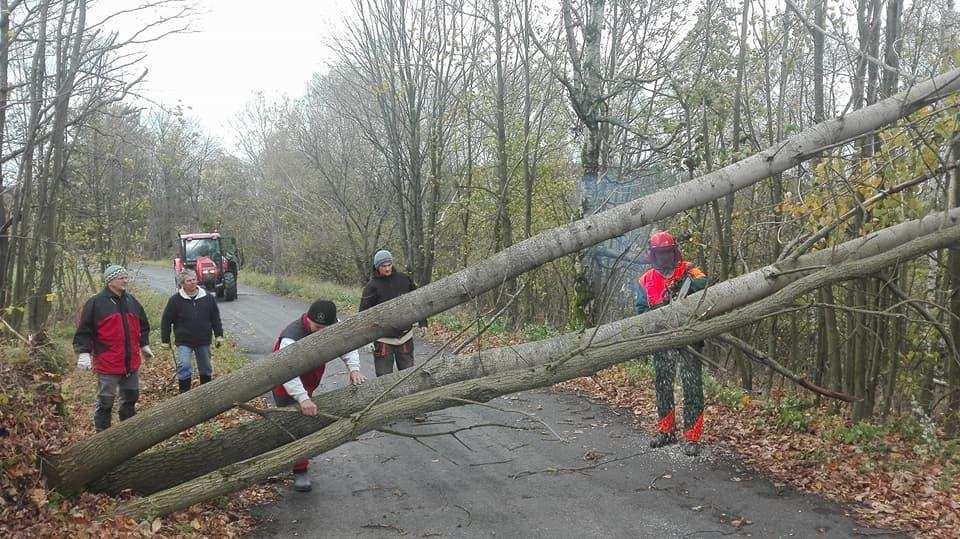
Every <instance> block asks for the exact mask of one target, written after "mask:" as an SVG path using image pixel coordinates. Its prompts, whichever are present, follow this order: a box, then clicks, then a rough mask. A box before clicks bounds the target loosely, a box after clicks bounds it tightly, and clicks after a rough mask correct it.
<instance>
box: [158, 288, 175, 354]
mask: <svg viewBox="0 0 960 539" xmlns="http://www.w3.org/2000/svg"><path fill="white" fill-rule="evenodd" d="M175 301H176V296H171V297H170V299H168V300H167V306H166V307H164V308H163V315H162V316H161V317H160V342H162V343H163V344H167V343H169V342H170V326H172V325H173V317H174V316H175V314H176V304H175V303H174V302H175Z"/></svg>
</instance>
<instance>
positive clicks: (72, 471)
mask: <svg viewBox="0 0 960 539" xmlns="http://www.w3.org/2000/svg"><path fill="white" fill-rule="evenodd" d="M958 90H960V69H957V70H953V71H950V72H948V73H945V74H942V75H939V76H937V77H935V78H933V79H929V80H927V81H924V82H922V83H919V84H916V85H914V86H912V87H911V88H910V89H909V90H908V91H906V92H903V93H900V94H897V95H895V96H892V97H890V98H887V99H884V100H883V101H879V102H877V103H875V104H873V105H871V106H869V107H865V108H862V109H859V110H856V111H854V112H851V113H850V114H848V115H846V116H843V117H840V118H834V119H831V120H829V121H826V122H823V123H820V124H816V125H814V126H811V127H809V128H807V129H804V130H803V131H801V132H800V133H798V134H797V135H795V136H793V137H791V138H789V139H787V140H785V141H782V142H779V143H777V144H775V145H774V146H772V147H770V148H767V149H766V150H764V151H763V152H760V153H758V154H755V155H753V156H751V157H748V158H746V159H743V160H742V161H738V162H737V163H734V164H732V165H729V166H726V167H724V168H722V169H719V170H717V171H714V172H711V173H709V174H707V175H704V176H702V177H700V178H698V179H696V180H691V181H688V182H686V183H683V184H680V185H676V186H673V187H671V188H668V189H664V190H661V191H657V192H656V193H653V194H651V195H648V196H645V197H642V198H639V199H637V200H634V201H632V202H629V203H626V204H622V205H620V206H617V207H615V208H612V209H610V210H607V211H604V212H601V213H597V214H595V215H592V216H590V217H586V218H584V219H581V220H579V221H575V222H573V223H570V224H569V225H566V226H561V227H557V228H554V229H551V230H548V231H545V232H542V233H540V234H538V235H537V236H534V237H532V238H529V239H527V240H524V241H522V242H519V243H517V244H514V245H513V246H511V247H509V248H507V249H504V250H503V251H500V252H499V253H497V254H495V255H493V256H491V257H489V258H488V259H487V260H485V261H484V262H482V263H480V264H477V265H475V266H471V267H469V268H466V269H464V270H462V271H460V272H457V273H455V274H453V275H450V276H449V277H445V278H443V279H440V280H438V281H436V282H434V283H432V284H429V285H427V286H425V287H423V288H420V289H418V290H415V291H413V292H411V293H409V294H405V295H403V296H400V297H399V298H396V299H394V300H391V301H388V302H386V303H382V304H380V305H377V306H376V307H374V308H372V309H368V310H366V311H363V312H362V313H360V314H358V315H357V316H354V317H352V318H350V319H348V320H345V321H344V322H342V323H339V324H336V325H335V326H332V327H330V328H328V329H327V330H326V331H321V332H318V333H315V334H313V335H310V336H308V337H307V338H305V339H301V340H300V341H297V342H296V343H294V344H292V345H290V346H288V347H286V348H284V349H283V350H281V351H280V352H278V353H277V354H276V357H274V358H273V359H272V360H271V361H264V362H260V363H257V364H252V365H248V366H246V367H244V368H242V369H239V370H237V371H235V372H233V373H230V374H228V375H226V376H222V377H219V378H217V379H215V380H214V381H213V382H211V383H209V384H204V385H202V386H200V387H198V388H196V389H194V390H192V391H188V392H187V393H183V394H181V395H177V396H176V397H173V398H170V399H167V400H165V401H163V402H161V403H158V404H156V405H154V406H152V407H150V408H147V409H146V410H143V411H141V412H140V413H138V414H137V415H136V416H134V417H132V418H130V419H127V420H126V421H124V422H122V423H119V424H117V425H114V426H113V427H112V428H110V429H107V430H105V431H103V432H99V433H97V434H95V435H94V436H91V437H90V438H88V439H86V440H83V441H81V442H78V443H76V444H74V445H72V446H70V447H68V448H67V449H66V450H65V451H64V452H63V453H62V454H60V455H55V456H48V458H47V459H46V462H45V466H44V470H45V471H46V473H47V478H48V480H49V481H50V483H51V484H52V485H54V486H55V487H56V488H58V489H59V490H61V491H62V492H66V493H69V492H75V491H77V490H78V489H80V488H82V487H84V486H85V485H87V484H88V483H90V482H91V481H93V480H95V479H97V478H99V477H101V476H103V475H104V474H106V473H107V472H109V471H110V470H112V469H113V468H115V467H116V466H117V465H119V464H120V463H122V462H124V461H125V460H127V459H129V458H131V457H133V456H134V455H137V454H139V453H140V452H142V451H144V450H146V449H149V448H150V447H152V446H154V445H156V444H157V443H159V442H162V441H163V440H166V439H167V438H169V437H170V436H173V435H175V434H177V433H178V432H182V431H184V430H186V429H188V428H190V427H192V426H193V425H196V424H198V423H201V422H203V421H205V420H207V419H209V418H211V417H214V416H216V415H218V414H220V413H222V412H224V411H226V410H228V409H230V408H231V407H233V405H234V403H236V402H244V401H247V400H249V399H252V398H254V397H256V396H257V395H260V394H262V393H264V392H265V391H268V390H269V389H270V388H272V387H275V386H277V385H280V384H282V383H283V382H285V381H287V380H290V379H291V378H294V377H295V376H298V375H299V374H301V373H303V372H307V371H308V370H310V369H312V368H315V367H316V366H318V365H321V364H323V363H325V362H327V361H330V360H331V359H333V358H335V357H339V356H340V355H341V354H343V353H346V352H347V351H350V350H354V349H357V348H360V347H361V346H363V345H365V344H367V343H370V342H372V341H374V340H375V339H377V338H379V337H382V336H384V335H386V334H387V332H389V331H391V330H392V329H394V328H403V327H407V326H409V325H410V324H413V323H414V322H416V321H418V320H423V319H425V318H427V317H428V316H429V315H433V314H437V313H440V312H443V311H445V310H447V309H450V308H451V307H455V306H457V305H459V304H461V303H465V302H466V301H469V300H470V299H471V298H473V297H476V296H478V295H480V294H482V293H483V292H486V291H488V290H491V289H492V288H494V287H495V286H498V285H500V284H501V283H503V282H505V281H507V280H508V279H510V278H513V277H516V276H518V275H520V274H522V273H524V272H527V271H530V270H531V269H534V268H536V267H538V266H541V265H543V264H545V263H546V262H549V261H551V260H554V259H557V258H559V257H562V256H564V255H568V254H570V253H574V252H577V251H580V250H582V249H584V248H585V247H588V246H590V245H594V244H596V243H598V242H601V241H604V240H607V239H610V238H613V237H616V236H619V235H621V234H623V233H625V232H627V231H629V230H633V229H635V228H638V227H641V226H644V225H646V224H649V223H652V222H655V221H658V220H661V219H664V218H666V217H670V216H671V215H674V214H676V213H678V212H681V211H684V210H688V209H691V208H694V207H697V206H700V205H702V204H705V203H707V202H710V201H711V200H715V199H717V198H719V197H721V196H724V195H726V194H728V193H733V192H735V191H737V190H739V189H742V188H744V187H748V186H750V185H753V184H755V183H757V182H758V181H760V180H762V179H764V178H766V177H769V176H772V175H774V174H777V173H779V172H783V171H785V170H787V169H789V168H791V167H793V166H796V165H798V164H799V163H801V162H803V161H804V160H806V159H809V158H811V157H813V156H815V155H817V154H818V153H819V152H820V151H822V149H823V148H824V147H826V146H830V145H833V144H837V143H840V142H843V141H845V140H848V139H851V138H854V137H857V136H860V135H863V134H864V133H867V132H870V131H873V130H875V129H877V128H879V127H882V126H884V125H886V124H889V123H890V122H893V121H895V120H897V119H899V118H902V117H904V116H906V115H908V114H910V113H911V112H913V111H916V110H918V109H920V108H921V107H923V106H926V105H928V104H930V103H933V102H936V101H938V100H940V99H942V98H943V97H946V96H947V95H950V94H952V93H954V92H956V91H958Z"/></svg>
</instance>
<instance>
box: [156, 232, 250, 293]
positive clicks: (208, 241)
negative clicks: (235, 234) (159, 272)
mask: <svg viewBox="0 0 960 539" xmlns="http://www.w3.org/2000/svg"><path fill="white" fill-rule="evenodd" d="M179 236H180V257H179V258H176V259H174V261H173V269H174V271H175V272H176V275H180V272H181V271H183V270H184V269H193V270H194V271H196V272H197V282H198V283H199V284H200V286H202V287H204V288H206V289H207V291H208V292H210V293H215V294H216V295H217V297H218V298H223V299H225V300H226V301H233V300H235V299H237V274H238V273H237V272H238V271H239V270H240V266H241V265H242V264H243V255H242V254H241V253H240V250H239V249H238V248H237V241H236V239H234V238H231V237H227V236H221V235H220V233H219V232H196V233H190V234H180V235H179ZM178 286H179V283H178Z"/></svg>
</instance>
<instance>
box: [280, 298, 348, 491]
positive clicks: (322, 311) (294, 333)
mask: <svg viewBox="0 0 960 539" xmlns="http://www.w3.org/2000/svg"><path fill="white" fill-rule="evenodd" d="M337 322H338V319H337V306H336V305H335V304H334V303H333V302H332V301H327V300H325V299H318V300H317V301H314V302H313V304H312V305H310V309H309V310H308V311H307V312H306V313H304V314H303V315H301V316H300V318H299V319H297V320H294V321H293V322H290V324H288V325H287V327H286V328H284V330H283V331H282V332H280V337H278V338H277V342H276V343H275V344H274V345H273V351H274V352H276V351H278V350H280V349H282V348H285V347H287V346H289V345H291V344H293V343H295V342H297V341H299V340H300V339H302V338H304V337H306V336H307V335H310V334H311V333H316V332H317V331H320V330H322V329H323V328H325V327H327V326H329V325H331V324H335V323H337ZM340 359H341V360H342V361H343V362H344V364H346V366H347V369H349V371H350V384H352V385H360V384H362V383H364V382H366V381H367V379H366V377H364V376H363V374H361V373H360V354H359V353H358V352H357V351H356V350H354V351H352V352H347V353H346V354H344V355H342V356H340ZM325 369H326V364H323V365H320V366H319V367H317V368H316V369H313V370H311V371H308V372H305V373H303V374H301V375H300V376H299V377H297V378H294V379H293V380H290V381H289V382H285V383H284V384H283V385H282V386H277V387H275V388H273V401H274V403H275V404H276V405H277V406H290V405H292V404H296V405H297V406H299V408H300V413H302V414H303V415H307V416H315V415H317V405H316V404H314V403H313V401H312V400H310V396H311V395H312V394H313V392H314V391H316V389H317V388H318V387H319V386H320V380H321V379H322V378H323V371H324V370H325ZM309 466H310V461H309V460H307V459H303V460H300V461H297V462H296V464H294V465H293V489H294V490H296V491H298V492H309V491H310V489H311V488H313V485H312V484H311V482H310V475H309V474H308V473H307V469H308V468H309Z"/></svg>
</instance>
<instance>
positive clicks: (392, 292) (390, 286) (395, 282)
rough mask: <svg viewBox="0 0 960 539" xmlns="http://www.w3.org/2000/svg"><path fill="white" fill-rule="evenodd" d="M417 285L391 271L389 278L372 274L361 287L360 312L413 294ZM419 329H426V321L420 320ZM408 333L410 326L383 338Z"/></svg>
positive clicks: (403, 274)
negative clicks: (407, 294) (410, 293)
mask: <svg viewBox="0 0 960 539" xmlns="http://www.w3.org/2000/svg"><path fill="white" fill-rule="evenodd" d="M416 289H417V285H416V284H414V282H413V281H412V280H411V279H410V277H407V274H405V273H402V272H399V271H397V270H393V273H391V274H390V276H389V277H384V276H383V275H380V274H379V273H377V272H374V274H373V277H372V278H371V279H370V280H369V281H368V282H367V285H366V286H364V287H363V296H362V297H361V298H360V310H361V311H365V310H367V309H369V308H371V307H375V306H377V305H380V304H381V303H384V302H387V301H390V300H391V299H394V298H397V297H400V296H402V295H404V294H406V293H407V292H413V291H414V290H416ZM420 327H427V321H426V320H421V321H420ZM408 331H410V326H407V327H405V328H399V329H395V330H393V331H391V332H388V333H387V334H386V335H384V336H385V337H390V338H397V337H401V336H403V335H404V334H405V333H407V332H408Z"/></svg>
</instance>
